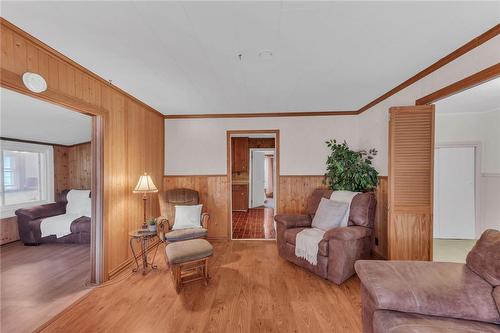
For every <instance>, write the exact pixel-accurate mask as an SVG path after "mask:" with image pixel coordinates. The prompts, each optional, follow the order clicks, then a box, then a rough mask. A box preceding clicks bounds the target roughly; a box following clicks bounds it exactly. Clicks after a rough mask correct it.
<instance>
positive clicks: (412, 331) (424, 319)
mask: <svg viewBox="0 0 500 333" xmlns="http://www.w3.org/2000/svg"><path fill="white" fill-rule="evenodd" d="M373 332H374V333H385V332H391V333H418V332H422V333H452V332H457V333H479V332H481V333H500V328H499V327H498V326H497V325H495V324H488V323H483V322H479V321H472V320H462V319H453V318H443V317H435V316H425V315H420V314H414V313H403V312H396V311H387V310H377V311H375V313H374V314H373Z"/></svg>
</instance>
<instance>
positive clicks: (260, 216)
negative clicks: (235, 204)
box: [232, 208, 276, 239]
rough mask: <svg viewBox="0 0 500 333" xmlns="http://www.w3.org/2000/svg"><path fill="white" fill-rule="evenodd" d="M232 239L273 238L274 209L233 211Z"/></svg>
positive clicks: (274, 235) (274, 233)
mask: <svg viewBox="0 0 500 333" xmlns="http://www.w3.org/2000/svg"><path fill="white" fill-rule="evenodd" d="M232 213H233V239H275V238H276V232H275V230H274V209H272V208H250V209H248V211H246V212H240V211H233V212H232Z"/></svg>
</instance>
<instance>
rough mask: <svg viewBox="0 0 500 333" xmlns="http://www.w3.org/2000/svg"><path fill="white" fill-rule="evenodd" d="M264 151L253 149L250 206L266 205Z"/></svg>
mask: <svg viewBox="0 0 500 333" xmlns="http://www.w3.org/2000/svg"><path fill="white" fill-rule="evenodd" d="M264 154H265V152H264V151H252V177H251V181H252V184H251V186H252V189H251V192H252V196H251V203H250V207H252V208H253V207H259V206H263V205H264V200H266V196H265V193H264V182H265V175H264V162H265V161H264Z"/></svg>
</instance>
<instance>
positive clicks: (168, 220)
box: [158, 188, 210, 243]
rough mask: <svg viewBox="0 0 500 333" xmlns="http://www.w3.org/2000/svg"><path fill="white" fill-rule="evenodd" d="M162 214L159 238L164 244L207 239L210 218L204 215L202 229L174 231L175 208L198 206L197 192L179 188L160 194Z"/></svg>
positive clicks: (202, 216)
mask: <svg viewBox="0 0 500 333" xmlns="http://www.w3.org/2000/svg"><path fill="white" fill-rule="evenodd" d="M159 199H160V213H161V216H160V217H158V236H159V237H160V239H161V240H162V241H163V242H167V243H172V242H178V241H183V240H188V239H195V238H206V237H207V235H208V221H209V219H210V216H209V215H208V214H207V213H202V214H201V216H200V224H201V226H202V228H189V229H180V230H172V227H173V225H174V222H175V206H176V205H177V206H182V205H185V206H189V205H198V204H199V203H200V196H199V194H198V192H196V191H195V190H190V189H186V188H177V189H172V190H168V191H165V192H161V193H159Z"/></svg>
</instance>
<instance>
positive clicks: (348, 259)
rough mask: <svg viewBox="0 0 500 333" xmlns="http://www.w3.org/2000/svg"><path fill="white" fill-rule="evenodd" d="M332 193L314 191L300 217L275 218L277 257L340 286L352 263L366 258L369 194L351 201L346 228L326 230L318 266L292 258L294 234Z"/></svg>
mask: <svg viewBox="0 0 500 333" xmlns="http://www.w3.org/2000/svg"><path fill="white" fill-rule="evenodd" d="M332 192H333V191H332V190H326V189H317V190H315V191H314V192H313V194H312V195H311V197H310V198H309V201H308V204H307V209H306V212H305V214H303V215H276V216H275V217H274V219H275V221H276V228H277V243H278V253H279V255H280V256H281V257H282V258H284V259H287V260H288V261H291V262H293V263H294V264H296V265H299V266H301V267H303V268H305V269H307V270H309V271H311V272H313V273H315V274H317V275H319V276H321V277H323V278H325V279H328V280H330V281H332V282H335V283H336V284H341V283H342V282H344V281H345V280H347V279H348V278H350V277H351V276H352V275H353V274H354V273H355V271H354V262H355V261H356V260H358V259H367V258H369V257H370V254H371V253H370V252H371V236H372V232H373V224H374V220H375V206H376V199H375V195H374V194H373V193H359V194H357V195H356V196H354V198H353V199H352V202H351V209H350V213H349V222H348V226H347V227H340V228H335V229H331V230H329V231H327V232H326V233H325V235H324V237H323V239H322V240H321V242H320V243H319V251H318V264H317V265H311V264H310V263H309V262H307V261H306V260H305V259H302V258H299V257H296V256H295V241H296V237H297V234H298V233H299V232H301V231H302V230H304V229H305V228H310V227H311V223H312V220H313V217H314V214H315V213H316V210H317V209H318V205H319V202H320V201H321V198H330V196H331V194H332Z"/></svg>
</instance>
